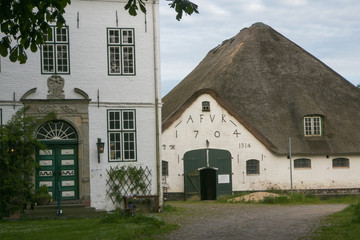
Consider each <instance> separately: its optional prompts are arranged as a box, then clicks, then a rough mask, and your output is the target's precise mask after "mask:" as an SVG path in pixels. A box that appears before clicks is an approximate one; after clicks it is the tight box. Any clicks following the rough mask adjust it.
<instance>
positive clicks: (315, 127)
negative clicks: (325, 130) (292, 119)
mask: <svg viewBox="0 0 360 240" xmlns="http://www.w3.org/2000/svg"><path fill="white" fill-rule="evenodd" d="M304 135H305V136H307V137H308V136H321V135H322V117H321V116H306V117H304Z"/></svg>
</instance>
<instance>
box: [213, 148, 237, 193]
mask: <svg viewBox="0 0 360 240" xmlns="http://www.w3.org/2000/svg"><path fill="white" fill-rule="evenodd" d="M209 161H210V166H211V167H214V168H217V171H216V175H217V188H216V195H217V196H222V195H231V194H232V171H231V154H230V152H229V151H226V150H220V149H209Z"/></svg>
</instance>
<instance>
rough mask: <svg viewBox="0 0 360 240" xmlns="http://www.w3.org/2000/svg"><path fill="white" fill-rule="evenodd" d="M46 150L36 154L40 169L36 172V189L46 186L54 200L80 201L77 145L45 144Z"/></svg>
mask: <svg viewBox="0 0 360 240" xmlns="http://www.w3.org/2000/svg"><path fill="white" fill-rule="evenodd" d="M45 144H46V146H47V148H46V150H38V151H37V154H36V159H37V163H38V164H39V167H38V168H37V170H36V188H38V187H40V186H41V185H46V186H47V187H48V189H49V192H50V194H51V195H52V196H53V199H54V200H57V199H58V198H59V196H58V195H59V193H58V188H59V186H60V190H61V199H78V198H79V190H78V189H79V186H78V148H77V144H70V143H58V144H55V143H45Z"/></svg>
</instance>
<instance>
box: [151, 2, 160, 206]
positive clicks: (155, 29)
mask: <svg viewBox="0 0 360 240" xmlns="http://www.w3.org/2000/svg"><path fill="white" fill-rule="evenodd" d="M158 9H159V1H158V0H154V1H153V5H152V14H153V33H154V34H153V38H154V39H153V44H154V83H155V84H154V87H155V88H154V93H155V129H156V136H155V141H156V177H157V195H158V196H159V203H160V204H159V205H160V206H161V205H162V188H161V160H160V122H159V119H160V117H159V114H160V111H159V91H158V86H160V83H159V80H160V77H159V72H160V69H159V66H160V65H159V64H160V62H159V57H158V54H159V50H160V48H159V43H158V41H159V39H158V36H159V29H158V22H157V19H156V16H159V11H158Z"/></svg>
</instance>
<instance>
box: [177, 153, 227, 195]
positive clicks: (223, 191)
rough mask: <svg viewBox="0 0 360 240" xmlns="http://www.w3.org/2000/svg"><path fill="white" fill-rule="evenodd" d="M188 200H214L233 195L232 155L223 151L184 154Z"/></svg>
mask: <svg viewBox="0 0 360 240" xmlns="http://www.w3.org/2000/svg"><path fill="white" fill-rule="evenodd" d="M184 193H185V199H186V200H214V199H216V198H217V197H218V196H222V195H231V194H232V171H231V154H230V152H229V151H227V150H223V149H209V148H206V149H197V150H191V151H188V152H186V153H185V154H184Z"/></svg>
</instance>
